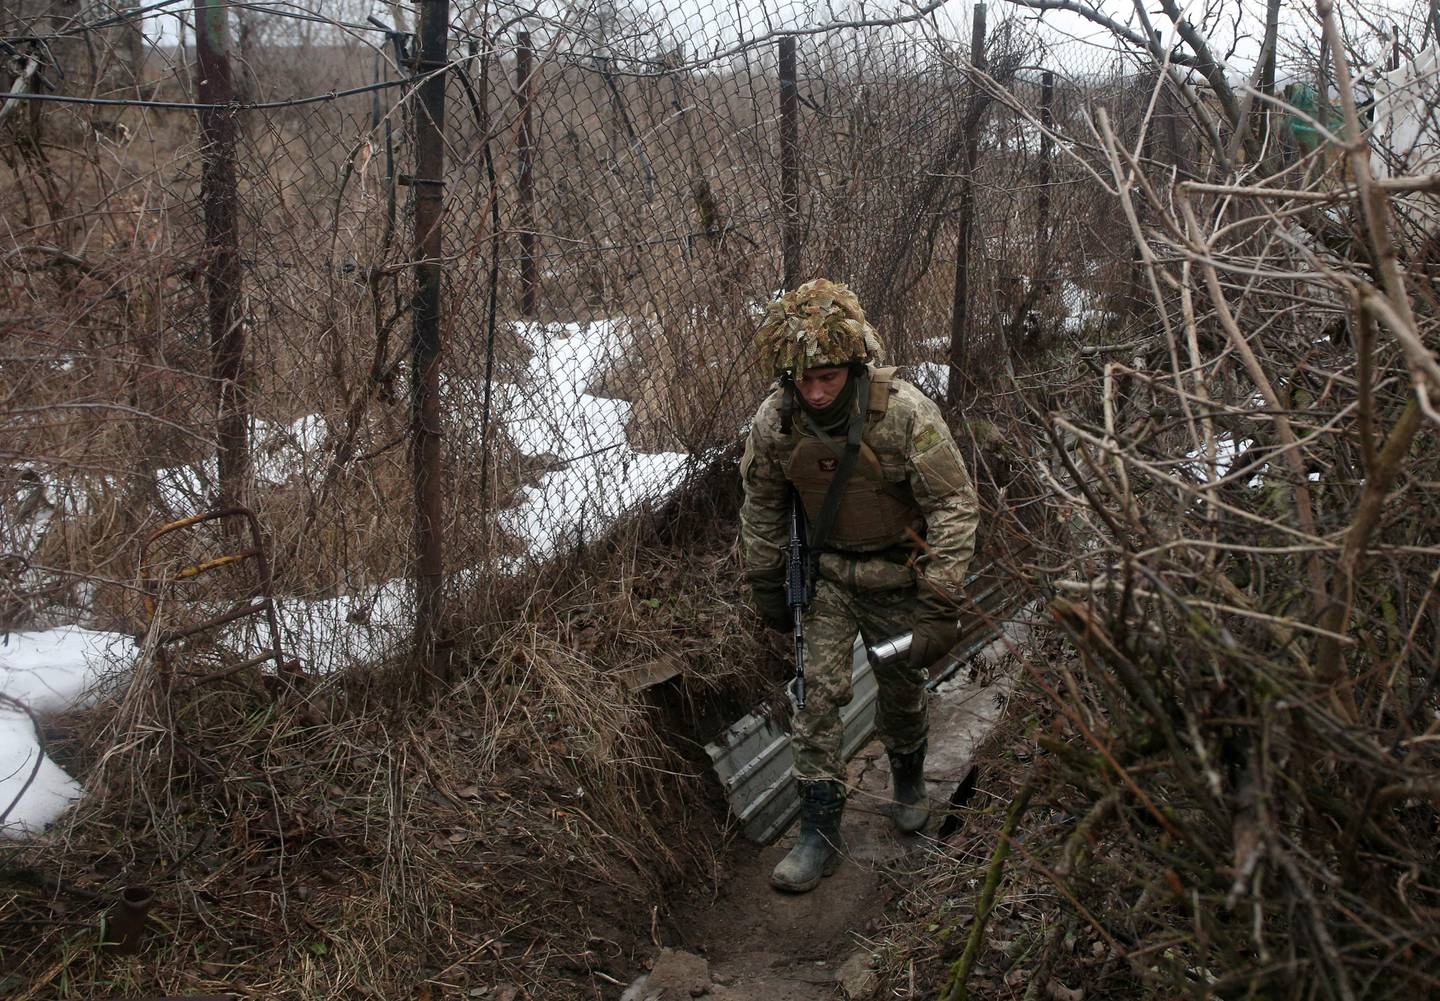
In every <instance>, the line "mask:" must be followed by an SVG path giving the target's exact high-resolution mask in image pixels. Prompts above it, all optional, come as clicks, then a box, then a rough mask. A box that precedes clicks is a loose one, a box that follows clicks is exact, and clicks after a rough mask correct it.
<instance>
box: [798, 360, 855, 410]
mask: <svg viewBox="0 0 1440 1001" xmlns="http://www.w3.org/2000/svg"><path fill="white" fill-rule="evenodd" d="M849 378H850V370H849V369H848V368H846V367H845V366H844V365H826V366H824V367H822V368H807V369H806V370H805V371H804V372H801V373H800V375H799V376H797V377H796V379H795V390H796V391H797V392H798V393H799V394H800V398H801V399H803V400H804V401H805V405H806V406H808V407H809V408H810V409H811V410H824V409H825V408H826V407H828V406H829V405H830V404H832V403H834V402H835V397H837V396H839V395H840V392H841V390H843V389H844V388H845V382H846V380H848V379H849Z"/></svg>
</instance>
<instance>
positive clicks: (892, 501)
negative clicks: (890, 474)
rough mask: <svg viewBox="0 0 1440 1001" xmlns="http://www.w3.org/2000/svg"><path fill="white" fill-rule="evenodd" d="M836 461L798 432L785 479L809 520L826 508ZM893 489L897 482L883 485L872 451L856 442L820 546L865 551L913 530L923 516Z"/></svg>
mask: <svg viewBox="0 0 1440 1001" xmlns="http://www.w3.org/2000/svg"><path fill="white" fill-rule="evenodd" d="M839 465H840V456H839V455H837V454H836V453H835V451H834V450H832V449H831V448H830V447H829V446H828V445H826V444H825V443H824V442H822V441H820V440H819V439H818V438H815V437H813V436H810V435H802V436H801V437H800V441H799V443H798V444H797V445H796V446H795V450H794V451H793V452H791V453H790V459H789V461H788V462H786V464H785V478H786V479H788V480H789V481H790V482H791V483H793V484H794V485H795V489H796V491H797V492H798V493H799V494H800V500H801V502H802V503H803V504H804V506H805V515H806V517H807V518H809V519H810V521H811V522H812V523H813V522H814V521H815V520H816V519H817V518H819V516H820V509H821V508H822V507H824V506H825V494H826V492H827V491H829V489H830V482H831V481H832V480H833V479H834V478H835V472H836V470H837V469H838V468H839ZM897 493H899V489H898V487H897V486H895V485H887V484H886V482H885V473H884V469H883V467H882V466H881V464H880V459H879V457H878V456H876V455H875V450H874V449H872V448H871V447H870V446H869V445H867V444H865V443H864V442H861V443H860V455H859V457H858V461H857V462H856V463H855V470H854V472H852V473H851V474H850V479H849V481H848V482H847V483H846V484H845V492H844V493H843V494H841V496H840V510H839V511H838V512H837V513H836V515H835V524H834V525H833V526H832V527H831V529H830V537H829V538H828V539H826V540H825V546H824V548H826V549H846V550H850V551H852V552H862V553H864V552H874V551H876V550H879V549H888V548H889V547H891V546H893V545H895V544H896V543H898V542H901V541H902V540H904V539H905V538H906V530H907V529H910V528H917V527H918V526H920V525H921V524H923V523H924V518H923V516H922V515H921V513H920V509H919V507H918V506H917V505H916V504H915V503H914V502H913V501H910V502H907V501H906V500H904V499H902V498H901V497H899V496H896V495H897Z"/></svg>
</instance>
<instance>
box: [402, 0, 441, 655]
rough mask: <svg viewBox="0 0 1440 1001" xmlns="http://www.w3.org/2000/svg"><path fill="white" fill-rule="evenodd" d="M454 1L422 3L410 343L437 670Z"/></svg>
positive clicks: (419, 524) (422, 606)
mask: <svg viewBox="0 0 1440 1001" xmlns="http://www.w3.org/2000/svg"><path fill="white" fill-rule="evenodd" d="M449 23H450V2H449V0H421V2H420V25H419V36H420V52H419V54H418V57H417V59H416V66H415V69H416V71H417V73H418V74H419V75H420V76H422V77H423V82H422V83H421V84H420V87H419V91H418V95H419V104H418V107H417V108H416V115H415V176H414V177H412V178H411V179H410V183H411V184H412V185H413V187H414V198H413V202H412V204H413V205H414V213H415V299H414V310H413V311H414V333H413V336H412V338H411V342H410V355H411V360H412V367H411V375H410V380H411V381H410V449H411V461H412V464H413V468H414V478H415V603H416V605H415V653H416V656H417V658H418V659H419V663H420V664H421V666H422V670H425V671H428V672H430V673H431V674H432V677H433V674H434V655H435V645H436V640H437V638H438V630H439V623H440V614H441V594H442V585H443V583H444V581H443V574H444V559H443V557H444V550H443V545H442V543H443V532H444V529H443V521H442V518H443V513H444V504H443V500H442V497H443V494H442V488H443V485H444V484H443V483H442V482H441V469H440V435H441V429H440V352H441V333H440V292H441V280H442V278H443V265H442V263H441V262H442V260H443V255H444V245H443V242H442V239H441V237H442V233H441V229H442V222H443V218H444V201H443V199H444V194H445V137H444V128H445V83H446V81H447V80H448V79H449V77H450V74H449V73H448V72H446V67H448V66H449V59H448V58H447V54H446V47H447V34H448V27H449Z"/></svg>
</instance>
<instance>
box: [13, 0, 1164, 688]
mask: <svg viewBox="0 0 1440 1001" xmlns="http://www.w3.org/2000/svg"><path fill="white" fill-rule="evenodd" d="M231 6H232V7H233V9H228V19H227V6H226V5H224V4H219V3H216V4H201V5H199V6H197V7H196V8H193V9H192V8H190V7H187V6H183V5H165V4H161V5H154V6H150V7H144V8H134V9H131V10H129V11H128V12H127V11H122V12H120V13H119V14H106V15H103V16H102V15H100V14H98V13H97V12H96V11H93V10H91V11H89V12H88V13H80V14H76V13H73V12H72V13H68V14H67V13H64V12H57V11H58V9H57V8H52V7H49V6H45V5H28V6H21V7H20V8H19V9H18V10H16V11H13V12H12V13H10V14H7V15H6V21H5V24H4V29H3V30H4V34H5V38H6V39H7V41H6V53H5V54H6V58H7V59H8V61H9V62H8V66H9V69H10V71H11V76H12V77H13V79H14V80H15V81H16V83H15V84H14V85H12V87H11V90H12V91H15V92H17V94H19V92H20V91H24V92H25V93H24V94H23V95H20V96H17V97H14V98H11V99H9V100H7V101H6V102H5V104H4V110H3V114H4V122H3V130H4V131H3V134H0V140H3V141H0V153H3V156H4V159H5V162H6V165H7V176H6V177H5V178H4V180H3V182H0V183H3V186H4V189H5V191H6V195H5V198H6V204H7V205H9V206H10V208H8V209H7V213H6V215H7V228H8V242H9V246H8V247H7V248H6V250H5V262H6V274H7V284H6V304H5V324H6V327H7V329H8V333H9V337H8V339H7V343H8V344H9V345H10V352H9V354H8V356H7V358H6V359H5V363H4V375H3V380H4V386H5V390H6V392H7V394H8V400H9V406H8V409H7V413H6V420H5V426H4V429H3V437H4V448H5V451H6V453H7V462H8V475H9V477H10V480H11V482H10V485H9V487H8V488H7V490H6V493H5V512H6V514H5V517H6V522H7V524H6V526H5V531H6V536H7V538H6V542H5V548H6V549H7V550H9V551H10V555H11V561H10V562H11V566H10V568H9V569H10V577H9V583H10V587H11V594H10V603H11V606H12V607H11V611H10V614H9V616H8V622H9V623H10V624H11V625H19V624H22V623H24V622H25V621H26V620H27V618H28V619H30V620H34V619H35V617H36V616H40V619H42V620H43V619H45V618H47V617H49V616H51V615H53V614H55V613H56V612H57V610H58V611H59V612H60V613H61V614H70V615H74V614H76V613H82V614H84V615H85V616H87V617H88V618H89V619H90V620H91V621H94V622H96V623H98V624H101V625H106V626H111V627H115V628H121V629H126V630H135V631H138V630H141V629H143V628H144V626H145V622H144V615H143V612H141V611H140V606H139V604H138V603H137V602H136V601H134V600H132V597H131V596H132V594H133V590H132V582H133V580H134V575H135V566H136V560H137V557H138V553H139V550H140V545H141V543H142V542H143V540H144V539H145V538H146V536H147V535H148V534H149V533H150V532H152V531H153V530H154V529H155V528H156V527H157V526H159V525H161V524H163V523H166V522H169V521H172V520H174V519H177V518H183V517H186V516H188V515H191V514H195V513H198V512H201V511H204V510H208V509H210V508H212V507H213V506H215V505H217V504H222V503H228V502H243V503H244V504H245V505H247V506H248V507H250V508H252V509H253V510H254V511H255V512H256V513H257V514H258V515H259V516H260V519H261V523H262V524H263V525H264V527H265V531H266V533H267V538H268V541H269V545H270V547H271V549H272V555H273V567H274V585H275V588H276V590H277V591H278V593H279V594H280V596H281V607H282V610H283V609H288V610H289V611H288V612H287V613H285V614H284V615H282V624H283V626H284V628H285V630H286V640H285V642H286V644H287V645H288V646H289V647H290V648H292V649H294V650H296V651H297V652H298V653H299V655H300V656H301V659H302V660H303V661H305V662H306V663H307V664H309V665H311V666H314V667H324V666H329V665H334V664H339V663H343V662H345V661H347V660H349V659H354V658H356V657H361V656H366V657H370V656H374V654H375V652H376V650H377V649H379V650H384V651H393V650H398V649H400V648H401V646H402V645H403V644H404V643H405V642H406V641H408V638H409V637H410V634H411V629H412V628H413V626H414V624H415V617H416V611H415V597H414V594H415V592H414V590H413V588H412V586H411V585H410V584H407V583H406V581H409V580H413V579H418V580H419V581H420V588H421V595H422V600H421V617H422V618H425V617H427V616H428V617H433V616H434V615H435V614H437V610H438V608H439V604H438V601H439V598H438V595H439V588H440V587H441V586H442V584H441V583H440V582H441V581H443V587H444V588H445V589H446V590H447V592H448V593H450V594H452V595H458V594H461V593H463V592H465V591H467V590H471V589H474V588H476V587H484V586H485V585H487V584H488V583H489V582H492V581H495V580H504V579H508V578H511V577H513V576H514V575H516V574H517V573H520V572H522V571H525V570H526V569H527V568H528V567H530V566H533V565H534V564H536V563H542V562H544V561H547V560H550V559H553V558H554V557H557V556H561V555H565V554H568V553H571V552H573V551H574V550H575V549H576V548H577V547H582V546H584V545H585V544H586V543H587V542H589V541H590V540H594V539H596V538H598V537H601V536H603V535H604V534H605V533H606V532H607V531H609V530H610V528H611V527H612V526H613V525H615V524H616V523H617V522H618V521H620V520H622V519H624V518H626V517H627V516H629V515H632V514H633V513H634V512H636V511H638V510H642V509H645V508H646V507H648V506H653V505H655V504H657V503H658V502H660V501H662V500H664V499H666V498H668V497H670V496H671V495H673V494H674V493H675V492H676V491H677V490H680V489H682V488H683V487H684V485H685V483H686V482H687V478H689V477H691V476H692V475H693V474H694V473H695V472H696V471H697V470H699V469H701V468H703V467H705V466H707V465H708V464H709V463H711V462H713V461H716V460H717V458H720V457H723V456H724V455H725V454H726V452H727V449H729V448H730V447H731V446H733V445H734V443H735V442H736V440H737V439H738V437H739V435H740V433H741V431H742V430H743V427H744V424H745V422H746V420H747V419H748V415H749V414H750V413H751V412H752V410H753V408H754V406H755V404H756V402H757V401H758V398H759V396H760V394H761V392H762V390H763V388H764V385H765V383H766V382H767V381H768V380H767V374H766V373H762V372H760V371H758V370H757V368H756V366H755V365H754V363H753V359H752V352H751V346H750V336H751V331H752V329H753V325H754V321H755V317H756V316H757V313H758V310H759V309H760V307H761V306H763V303H764V302H765V301H766V300H767V299H768V298H769V297H770V296H772V295H773V294H774V293H775V292H776V291H777V290H779V289H780V288H781V287H782V286H783V285H785V284H787V283H791V282H794V281H798V280H803V279H804V278H806V277H809V276H812V275H816V274H824V275H827V276H829V277H831V278H834V279H837V280H843V281H847V282H849V283H851V284H852V285H854V286H855V287H856V288H857V289H858V290H859V291H860V293H861V298H862V302H864V303H865V304H866V307H867V309H868V311H869V313H870V315H871V318H872V320H873V321H874V322H875V323H876V325H877V326H878V327H879V329H880V331H881V334H882V336H883V337H884V339H885V341H886V343H887V351H888V354H889V357H890V360H891V361H892V362H894V363H897V364H901V365H903V366H906V369H905V371H906V373H907V374H908V375H910V376H911V377H912V378H913V379H915V381H917V382H918V383H919V384H920V385H922V386H923V387H924V388H925V389H926V390H927V391H929V392H931V393H933V394H934V395H936V396H937V397H941V398H946V397H948V398H949V400H950V401H951V402H956V401H962V402H963V401H966V400H972V401H973V400H974V399H975V398H976V397H975V390H976V389H977V388H978V387H981V386H984V385H985V384H987V381H988V379H989V378H990V376H991V375H993V373H994V372H996V371H998V370H999V369H1000V368H1002V367H1003V365H1004V360H1005V359H1006V358H1007V357H1011V356H1013V355H1014V354H1015V353H1025V352H1034V351H1038V350H1043V349H1044V347H1045V345H1046V344H1047V343H1053V342H1054V340H1055V339H1056V338H1057V337H1064V336H1067V335H1068V334H1073V333H1074V332H1076V331H1078V330H1080V329H1081V328H1083V327H1084V326H1085V325H1086V324H1087V323H1089V324H1092V325H1093V324H1097V323H1102V322H1110V321H1111V320H1114V319H1116V318H1121V317H1123V316H1124V315H1125V314H1126V310H1127V308H1128V307H1127V303H1130V302H1132V301H1133V300H1136V299H1137V298H1138V296H1137V295H1136V293H1135V289H1134V287H1133V286H1134V283H1135V282H1137V281H1138V280H1139V278H1138V276H1139V269H1138V266H1137V264H1136V262H1135V261H1134V259H1133V254H1132V251H1131V249H1130V242H1129V241H1128V239H1127V237H1126V235H1125V225H1124V221H1123V219H1121V218H1120V217H1119V215H1118V213H1116V212H1115V210H1114V208H1113V204H1109V203H1106V202H1105V201H1104V200H1102V199H1098V198H1096V197H1095V194H1096V192H1097V191H1098V190H1099V188H1098V185H1099V184H1100V181H1101V175H1102V174H1103V170H1104V168H1103V165H1102V163H1101V160H1100V158H1099V157H1098V156H1095V155H1093V146H1092V145H1091V142H1092V136H1093V131H1092V129H1091V126H1090V124H1089V119H1088V115H1089V109H1090V108H1091V107H1092V106H1093V105H1094V104H1096V103H1097V102H1099V103H1105V104H1107V105H1109V106H1110V107H1111V112H1112V118H1113V120H1114V121H1115V123H1116V128H1117V130H1118V131H1119V133H1120V134H1121V136H1122V137H1137V134H1138V129H1139V122H1140V121H1141V118H1142V116H1143V113H1144V110H1145V105H1146V103H1147V101H1148V99H1149V95H1150V90H1151V78H1149V77H1147V76H1146V75H1145V74H1144V73H1143V72H1140V71H1138V70H1135V69H1134V68H1133V67H1131V66H1129V65H1127V64H1126V63H1125V62H1124V61H1123V60H1121V59H1119V57H1117V56H1116V54H1115V53H1114V52H1112V51H1110V50H1108V49H1104V48H1097V49H1094V50H1075V51H1082V52H1085V53H1086V56H1085V58H1083V59H1082V58H1077V57H1076V56H1075V55H1074V52H1073V51H1072V53H1071V55H1069V56H1067V59H1066V60H1065V64H1064V65H1059V64H1057V63H1056V60H1054V59H1053V58H1052V57H1050V56H1049V55H1048V53H1047V49H1046V45H1045V42H1044V41H1043V39H1042V38H1041V36H1040V35H1039V34H1037V33H1036V32H1035V31H1034V30H1032V29H1031V28H1028V27H1026V26H1024V25H1022V24H1020V23H1018V22H1013V21H1006V22H1001V23H999V24H993V25H990V26H989V28H988V31H987V29H986V27H985V25H984V24H983V22H981V21H977V22H976V23H975V24H974V26H973V30H971V31H970V34H971V36H972V37H971V38H970V40H968V42H967V40H966V39H964V38H960V37H957V36H958V35H962V34H965V32H964V31H957V30H955V29H953V28H947V27H945V25H946V24H947V23H948V22H944V21H941V20H938V19H937V18H936V16H935V13H934V10H932V9H925V10H919V11H917V10H914V9H909V8H906V9H905V10H902V11H899V12H880V13H877V12H870V13H869V14H867V15H865V16H854V17H849V16H846V17H841V16H838V15H833V14H832V13H828V12H822V11H819V10H818V9H813V8H811V7H807V6H802V5H799V4H794V5H786V6H784V7H782V8H780V9H777V10H772V11H769V12H762V13H756V14H754V15H753V16H752V15H747V14H744V13H743V12H741V13H737V12H736V11H735V10H733V9H731V8H728V7H723V6H701V7H696V8H694V9H693V10H690V9H688V8H687V9H683V10H682V9H677V11H676V12H674V13H671V14H664V13H662V12H660V11H658V10H655V9H647V8H645V7H642V6H628V5H621V4H597V5H590V6H585V7H575V8H555V9H554V10H541V9H520V8H512V7H508V6H503V5H502V6H500V7H496V8H469V7H458V6H457V7H454V8H451V9H450V18H449V22H448V25H446V27H447V31H446V32H445V35H444V37H443V38H442V39H441V40H440V41H439V46H440V47H439V50H438V51H439V53H440V57H439V58H436V56H435V53H434V52H430V53H427V52H426V51H425V50H424V44H423V43H422V40H421V37H420V36H421V35H423V34H424V32H423V30H422V31H419V32H416V31H415V30H413V29H415V28H417V27H423V24H422V25H419V26H417V25H412V24H408V23H405V22H406V21H407V20H408V18H409V16H410V12H409V11H408V10H405V9H402V8H399V7H389V8H384V9H383V10H382V8H380V7H378V6H376V7H366V6H365V5H358V4H357V5H356V6H355V9H354V10H353V11H351V12H349V13H348V14H346V15H343V16H342V15H341V14H340V13H337V8H332V7H329V6H328V5H327V7H326V8H325V9H324V11H323V13H322V12H321V10H320V9H319V8H317V9H316V10H313V11H312V10H305V9H302V8H300V7H296V6H291V5H271V4H247V5H243V6H237V5H231ZM419 6H420V12H419V16H420V20H421V21H422V22H423V21H424V19H425V18H434V17H436V16H438V14H439V12H441V11H443V10H445V9H446V6H445V5H443V4H438V3H434V2H431V3H426V4H421V5H419ZM67 10H68V8H67ZM197 10H198V11H200V12H201V14H202V15H203V16H201V17H200V18H199V20H198V21H197V20H196V16H195V12H196V11H197ZM949 13H951V14H952V15H954V14H956V12H949ZM969 13H970V12H969V11H968V10H964V11H960V12H958V15H959V20H960V21H962V22H966V24H965V27H966V29H967V30H968V29H970V28H971V25H970V24H969V23H968V22H969V17H968V15H969ZM977 16H979V15H977ZM87 18H88V19H87ZM397 18H398V19H397ZM977 45H978V46H979V47H978V48H975V53H976V55H977V56H978V55H980V54H983V58H976V59H972V53H971V50H972V48H974V47H975V46H977ZM1087 59H1088V60H1089V63H1088V64H1087V63H1086V60H1087ZM977 64H978V65H979V66H980V67H981V68H982V71H980V72H977V71H976V65H977ZM427 86H430V87H432V88H435V87H437V86H438V88H439V90H438V91H436V90H433V89H432V91H431V93H438V92H443V94H444V98H443V121H440V120H439V116H438V115H436V114H434V112H433V111H430V112H427V111H425V110H424V103H423V102H424V100H425V88H426V87H427ZM22 97H23V98H24V99H23V100H22V99H21V98H22ZM1176 113H1177V112H1175V111H1173V110H1171V111H1168V112H1167V111H1164V110H1163V109H1162V112H1161V115H1160V117H1158V118H1156V119H1154V120H1152V124H1151V133H1150V135H1149V138H1147V139H1146V140H1144V142H1145V143H1149V144H1151V146H1155V145H1157V144H1158V145H1159V146H1165V143H1167V142H1168V143H1169V145H1168V146H1167V147H1165V148H1166V149H1167V150H1168V152H1167V153H1166V154H1165V156H1166V157H1168V159H1169V160H1170V161H1171V162H1183V161H1184V159H1185V158H1186V156H1188V155H1189V154H1188V153H1187V152H1186V151H1185V148H1184V144H1185V143H1186V142H1188V141H1189V134H1188V131H1187V130H1183V129H1181V128H1179V127H1178V126H1177V125H1176V124H1175V118H1174V117H1173V116H1174V115H1175V114H1176ZM1167 114H1168V115H1170V116H1172V117H1170V118H1169V119H1168V120H1167V118H1166V117H1165V116H1166V115H1167ZM1167 122H1168V124H1167ZM1157 135H1158V137H1159V138H1158V139H1157ZM427 136H428V137H430V138H431V139H432V140H433V143H432V145H431V147H430V153H428V154H426V153H425V152H424V151H425V149H426V147H425V142H426V137H427ZM232 144H233V149H232ZM437 150H438V151H439V152H438V153H437V152H436V151H437ZM1142 152H1145V153H1147V154H1149V155H1153V156H1156V157H1157V158H1158V157H1160V154H1159V153H1154V152H1152V150H1151V148H1150V147H1146V148H1145V150H1143V151H1142ZM426 156H428V157H429V160H428V161H427V162H426V163H423V164H422V162H421V161H422V159H424V157H426ZM437 156H438V157H440V159H441V160H443V164H444V168H443V173H441V174H440V175H439V176H427V174H426V171H427V170H430V169H432V168H433V165H434V164H435V163H436V162H439V161H437V159H436V157H437ZM232 178H233V182H232V180H231V179H232ZM427 199H428V205H429V206H430V207H429V208H428V209H427V208H426V207H425V206H426V205H427ZM437 199H438V200H437ZM426 212H431V213H432V215H429V216H427V215H426V214H425V213H426ZM434 212H438V213H439V216H438V217H439V219H440V220H441V221H440V223H439V229H438V230H437V231H436V232H438V234H439V237H440V239H439V251H438V253H436V252H433V251H432V250H430V249H427V248H433V247H434V244H433V243H428V244H427V243H426V242H425V241H426V238H427V232H426V226H427V225H428V224H427V223H426V222H425V220H427V219H429V218H432V217H433V213H434ZM232 214H233V217H232ZM427 268H428V269H430V270H429V271H427ZM427 273H428V274H432V275H436V276H438V279H437V280H438V284H436V285H433V286H429V287H431V288H434V289H438V302H439V307H438V310H439V311H438V313H437V312H435V305H434V300H432V299H430V298H427V296H426V294H425V289H426V288H427V284H426V283H427V279H425V277H424V276H425V274H427ZM417 275H419V276H420V285H419V288H420V292H418V293H417V284H416V283H417ZM957 288H958V290H959V293H958V294H957V291H956V290H957ZM427 352H429V354H427ZM435 352H438V354H435ZM432 355H433V359H434V360H433V364H432V363H431V361H430V360H428V359H430V358H431V356H432ZM417 510H419V511H420V512H422V516H421V517H419V518H418V519H417V516H416V514H415V512H416V511H417ZM216 524H220V525H223V522H222V523H216ZM417 525H418V528H417ZM198 531H200V530H199V529H197V532H198ZM215 531H216V537H215V538H214V539H208V538H207V540H206V541H203V542H200V543H197V544H196V545H197V548H196V551H195V553H193V554H192V558H193V560H194V561H198V562H203V561H204V559H205V556H204V554H205V553H207V552H211V553H213V552H223V551H226V547H227V545H229V543H228V542H227V541H226V539H227V532H228V531H229V530H228V529H224V528H223V527H221V528H216V530H215ZM417 553H418V555H417ZM181 562H182V564H183V561H181ZM185 565H193V564H185ZM417 565H418V566H419V567H420V568H421V569H420V571H419V572H418V573H417V571H416V569H415V568H416V566H417ZM174 572H176V570H175V568H174V567H170V568H169V569H168V570H166V569H163V568H159V567H152V568H148V569H147V568H142V573H144V574H148V575H152V576H153V575H157V574H163V573H171V574H173V573H174ZM427 581H428V583H427ZM427 589H428V590H429V591H430V592H431V593H430V595H429V598H426V597H425V594H426V591H427ZM427 602H428V603H427ZM42 609H43V610H44V611H43V615H42V614H41V612H42ZM432 624H433V623H432Z"/></svg>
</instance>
